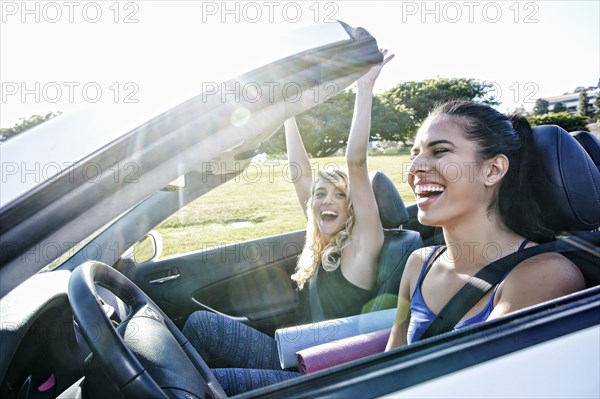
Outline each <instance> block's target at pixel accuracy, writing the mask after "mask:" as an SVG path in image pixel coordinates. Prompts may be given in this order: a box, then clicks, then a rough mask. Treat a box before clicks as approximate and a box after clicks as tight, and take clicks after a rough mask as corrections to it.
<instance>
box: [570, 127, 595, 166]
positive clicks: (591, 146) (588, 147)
mask: <svg viewBox="0 0 600 399" xmlns="http://www.w3.org/2000/svg"><path fill="white" fill-rule="evenodd" d="M571 136H573V137H575V140H577V141H578V142H579V144H580V145H581V146H582V147H583V148H584V149H585V151H586V152H587V153H588V155H589V156H590V158H592V161H593V162H594V164H595V165H596V167H598V168H600V140H598V139H597V138H596V137H595V136H594V135H592V134H591V133H590V132H586V131H584V130H579V131H576V132H571Z"/></svg>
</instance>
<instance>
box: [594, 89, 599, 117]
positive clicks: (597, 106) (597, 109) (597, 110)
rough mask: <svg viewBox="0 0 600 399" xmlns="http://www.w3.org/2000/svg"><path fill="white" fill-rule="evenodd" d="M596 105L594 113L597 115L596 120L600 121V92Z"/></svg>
mask: <svg viewBox="0 0 600 399" xmlns="http://www.w3.org/2000/svg"><path fill="white" fill-rule="evenodd" d="M594 106H595V107H596V113H595V115H594V116H595V117H596V122H598V123H600V92H598V96H597V97H596V100H595V101H594Z"/></svg>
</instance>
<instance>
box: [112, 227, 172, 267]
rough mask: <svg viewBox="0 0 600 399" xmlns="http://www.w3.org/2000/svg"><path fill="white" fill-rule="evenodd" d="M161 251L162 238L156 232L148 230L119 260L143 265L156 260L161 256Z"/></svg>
mask: <svg viewBox="0 0 600 399" xmlns="http://www.w3.org/2000/svg"><path fill="white" fill-rule="evenodd" d="M162 251H163V240H162V236H161V235H160V233H159V232H158V231H156V230H150V231H149V232H148V233H147V234H145V235H144V236H143V237H142V238H140V239H139V240H138V242H136V243H135V244H133V245H132V246H131V247H129V248H128V249H127V250H126V251H125V252H124V253H123V255H122V256H121V258H122V259H130V260H133V261H134V262H135V263H144V262H148V261H151V260H154V259H157V258H158V257H160V255H162Z"/></svg>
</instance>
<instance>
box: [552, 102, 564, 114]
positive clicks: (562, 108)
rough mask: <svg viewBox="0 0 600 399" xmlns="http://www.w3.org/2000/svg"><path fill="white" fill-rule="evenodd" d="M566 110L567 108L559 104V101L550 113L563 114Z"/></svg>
mask: <svg viewBox="0 0 600 399" xmlns="http://www.w3.org/2000/svg"><path fill="white" fill-rule="evenodd" d="M566 110H567V107H565V104H563V103H561V102H560V101H559V102H557V103H556V104H554V108H552V112H564V111H566Z"/></svg>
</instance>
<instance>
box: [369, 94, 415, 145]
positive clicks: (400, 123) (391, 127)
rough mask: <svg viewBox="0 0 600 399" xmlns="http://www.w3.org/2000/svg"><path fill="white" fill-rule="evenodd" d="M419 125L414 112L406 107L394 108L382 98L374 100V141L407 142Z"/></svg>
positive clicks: (372, 120)
mask: <svg viewBox="0 0 600 399" xmlns="http://www.w3.org/2000/svg"><path fill="white" fill-rule="evenodd" d="M416 128H417V125H416V123H415V115H414V112H413V110H411V109H408V108H406V107H405V106H404V105H402V104H401V105H400V106H398V107H393V106H392V105H390V104H388V103H387V102H386V101H385V100H383V99H382V98H381V96H375V98H373V111H372V116H371V138H372V139H374V140H391V141H406V139H407V136H408V135H411V134H413V133H414V132H415V130H416Z"/></svg>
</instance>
